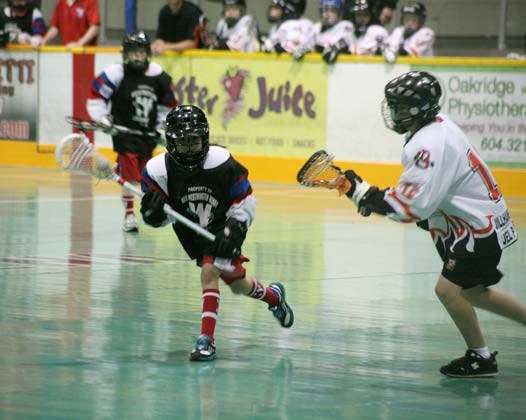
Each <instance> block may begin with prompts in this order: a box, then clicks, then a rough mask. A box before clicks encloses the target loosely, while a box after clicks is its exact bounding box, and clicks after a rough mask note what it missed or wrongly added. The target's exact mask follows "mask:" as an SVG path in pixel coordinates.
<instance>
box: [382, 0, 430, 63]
mask: <svg viewBox="0 0 526 420" xmlns="http://www.w3.org/2000/svg"><path fill="white" fill-rule="evenodd" d="M426 16H427V11H426V7H425V6H424V5H423V4H422V3H410V4H408V5H406V6H404V7H403V8H402V26H399V27H397V28H395V29H394V30H393V32H392V33H391V35H389V38H388V39H387V41H386V48H385V50H384V57H385V59H386V61H388V62H393V61H395V60H396V57H397V56H398V55H409V56H412V57H431V56H433V43H434V42H435V33H434V32H433V30H432V29H430V28H427V27H424V23H425V21H426Z"/></svg>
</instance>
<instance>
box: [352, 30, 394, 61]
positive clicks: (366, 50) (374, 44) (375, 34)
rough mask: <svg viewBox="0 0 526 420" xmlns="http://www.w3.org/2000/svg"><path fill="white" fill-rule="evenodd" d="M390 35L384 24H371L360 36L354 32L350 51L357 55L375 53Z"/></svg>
mask: <svg viewBox="0 0 526 420" xmlns="http://www.w3.org/2000/svg"><path fill="white" fill-rule="evenodd" d="M388 35H389V34H388V33H387V30H386V29H385V28H384V27H383V26H380V25H371V26H369V27H368V28H367V31H365V34H364V35H362V36H360V37H356V35H355V34H354V33H353V39H352V42H351V44H350V46H349V51H350V52H351V54H355V55H375V54H376V53H377V52H378V51H379V50H380V48H381V46H382V45H383V44H384V43H385V41H386V39H387V37H388Z"/></svg>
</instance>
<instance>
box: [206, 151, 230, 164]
mask: <svg viewBox="0 0 526 420" xmlns="http://www.w3.org/2000/svg"><path fill="white" fill-rule="evenodd" d="M229 158H230V152H229V151H228V150H227V149H225V148H224V147H221V146H210V149H209V150H208V154H207V155H206V159H205V161H204V163H203V169H214V168H217V167H218V166H219V165H222V164H223V163H225V162H226V161H227V160H228V159H229Z"/></svg>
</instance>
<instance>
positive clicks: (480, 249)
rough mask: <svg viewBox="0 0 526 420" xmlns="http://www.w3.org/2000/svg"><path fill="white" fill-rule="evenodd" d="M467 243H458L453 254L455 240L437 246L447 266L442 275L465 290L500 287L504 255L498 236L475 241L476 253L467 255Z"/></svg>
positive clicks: (437, 243) (494, 235) (442, 242)
mask: <svg viewBox="0 0 526 420" xmlns="http://www.w3.org/2000/svg"><path fill="white" fill-rule="evenodd" d="M466 241H467V239H466ZM466 241H460V242H459V243H457V244H456V245H455V248H454V249H453V250H451V242H452V238H450V240H446V241H443V240H441V239H439V240H438V241H437V242H436V244H435V246H436V249H437V251H438V253H439V255H440V258H442V261H443V262H444V265H443V267H442V275H443V276H444V277H445V278H446V279H448V280H449V281H451V282H453V283H455V284H456V285H458V286H460V287H462V288H463V289H470V288H472V287H475V286H484V287H488V286H491V285H493V284H497V283H498V282H499V281H500V279H501V278H502V276H503V274H502V273H501V271H500V270H499V269H498V268H497V266H498V265H499V262H500V257H501V255H502V250H501V249H500V246H499V242H498V240H497V235H496V234H495V233H494V234H493V235H491V236H488V237H487V238H481V239H475V245H474V252H468V251H466V248H465V245H466Z"/></svg>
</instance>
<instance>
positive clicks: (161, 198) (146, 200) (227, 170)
mask: <svg viewBox="0 0 526 420" xmlns="http://www.w3.org/2000/svg"><path fill="white" fill-rule="evenodd" d="M165 129H166V144H167V145H166V149H167V152H166V153H163V154H161V155H158V156H156V157H154V158H153V159H151V160H150V161H149V162H148V163H147V164H146V167H145V168H144V170H143V172H142V179H143V180H142V189H143V191H144V193H145V194H144V196H143V198H142V201H141V213H142V216H143V219H144V222H145V223H147V224H148V225H150V226H153V227H156V228H157V227H162V226H167V225H169V224H172V227H173V230H174V232H175V234H176V235H177V237H178V239H179V242H180V243H181V245H182V246H183V248H184V250H185V251H186V253H187V254H188V256H189V257H190V258H191V259H192V260H195V261H196V263H197V265H198V266H199V267H201V287H202V297H203V306H202V315H201V334H200V335H199V337H198V339H197V342H196V345H195V348H194V349H193V350H192V352H191V354H190V360H194V361H208V360H213V359H215V357H216V347H215V340H214V331H215V326H216V320H217V314H218V309H219V298H220V293H219V279H220V278H221V279H223V281H224V282H225V283H226V284H227V285H228V286H230V289H231V290H232V291H233V292H234V293H237V294H242V295H246V296H249V297H251V298H254V299H257V300H261V301H262V302H265V303H267V304H268V308H269V310H270V311H271V312H272V314H273V315H274V317H275V318H276V319H277V320H278V322H279V324H280V325H281V326H282V327H284V328H290V327H292V324H293V323H294V313H293V312H292V309H291V308H290V306H289V305H288V304H287V302H286V300H285V288H284V287H283V285H282V284H281V283H279V282H274V283H271V284H270V285H269V286H267V287H265V286H264V285H263V283H262V282H261V281H259V280H258V279H256V278H255V277H252V276H249V275H248V274H247V273H246V270H245V268H244V267H243V263H245V262H247V261H249V260H248V258H246V257H245V256H243V254H242V253H241V247H242V245H243V242H244V240H245V237H246V234H247V231H248V228H249V226H250V225H251V224H252V222H253V220H254V216H255V211H256V199H255V198H254V195H253V194H252V186H251V184H250V181H249V180H248V171H247V169H246V168H245V167H244V166H243V165H241V164H240V163H239V162H238V161H237V160H235V159H234V157H233V156H232V155H231V154H230V153H229V152H228V150H226V149H225V148H223V147H220V146H216V145H211V144H210V143H209V126H208V120H207V118H206V115H205V113H204V112H203V111H202V110H201V109H199V108H197V107H196V106H193V105H181V106H177V107H175V108H173V109H171V110H170V112H169V113H168V115H167V116H166V122H165ZM165 203H168V204H169V205H170V206H171V207H172V208H173V209H174V210H176V211H177V212H179V213H180V214H182V215H183V216H186V217H187V218H188V219H190V220H192V221H194V222H196V223H198V224H199V225H201V227H203V228H204V229H206V230H209V231H211V232H213V233H214V234H215V236H216V238H215V241H214V242H210V241H209V240H208V239H204V238H203V237H202V236H199V235H198V234H197V233H195V232H194V231H193V230H190V229H189V228H187V227H186V226H185V225H183V224H182V223H176V221H175V220H171V219H170V218H169V217H168V216H167V215H166V213H165V212H164V211H163V206H164V204H165ZM180 280H183V281H185V279H180Z"/></svg>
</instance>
